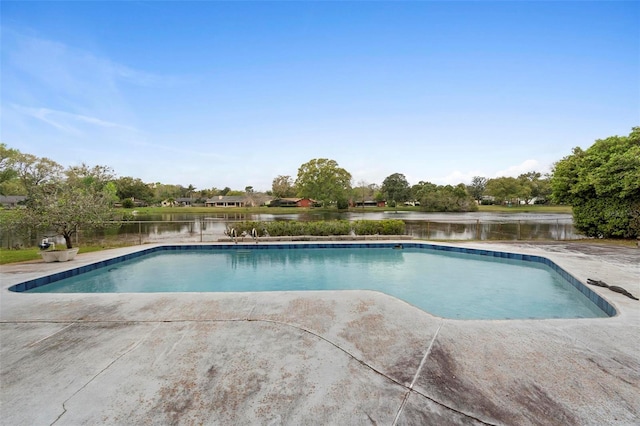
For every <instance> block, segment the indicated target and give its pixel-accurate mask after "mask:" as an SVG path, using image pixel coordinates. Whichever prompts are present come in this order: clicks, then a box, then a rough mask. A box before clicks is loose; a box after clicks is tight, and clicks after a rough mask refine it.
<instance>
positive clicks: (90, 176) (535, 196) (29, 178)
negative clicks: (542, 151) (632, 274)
mask: <svg viewBox="0 0 640 426" xmlns="http://www.w3.org/2000/svg"><path fill="white" fill-rule="evenodd" d="M74 191H76V192H74ZM77 191H80V192H77ZM80 193H86V194H88V193H91V194H93V195H92V197H94V198H87V199H86V200H85V201H86V202H98V201H97V200H98V199H99V201H100V203H106V205H113V204H114V203H116V202H122V201H125V200H132V199H135V200H141V201H144V202H147V203H158V202H160V201H163V200H167V199H175V198H181V197H185V198H191V199H193V200H194V201H195V202H198V201H201V202H204V200H205V199H206V198H210V197H214V196H216V195H239V196H245V197H250V198H252V199H254V200H260V199H266V198H267V197H273V198H286V197H306V198H311V199H313V200H315V201H316V202H317V203H319V204H320V205H322V206H324V207H336V208H338V209H343V208H347V207H349V205H354V204H356V203H357V202H363V203H364V202H366V201H372V200H373V201H383V200H384V201H385V202H386V204H387V205H388V206H391V207H394V206H397V205H399V204H400V205H401V204H404V203H408V204H411V205H419V208H420V209H421V210H423V211H442V212H465V211H474V210H477V208H478V207H477V205H478V204H481V203H499V204H503V203H512V204H520V203H524V204H530V203H532V202H537V203H548V202H555V203H564V204H569V205H572V206H573V211H574V223H575V225H576V227H577V228H578V230H580V231H582V232H584V233H585V234H586V235H588V236H604V237H626V238H628V237H635V236H638V235H640V127H634V128H633V129H632V132H631V133H630V134H629V136H612V137H609V138H606V139H603V140H597V141H596V142H595V143H594V144H593V145H592V146H591V147H590V148H588V149H587V150H582V149H581V148H574V150H573V153H572V154H571V155H569V156H567V157H565V158H563V159H561V160H560V161H558V162H557V163H556V164H555V165H554V168H553V170H552V172H551V174H549V175H546V176H542V174H541V173H539V172H535V171H533V172H529V173H524V174H521V175H520V176H518V177H517V178H514V177H498V178H493V179H487V178H485V177H481V176H476V177H474V178H473V179H472V182H471V184H469V185H465V184H462V183H460V184H458V185H436V184H433V183H430V182H425V181H420V182H418V183H417V184H414V185H410V184H409V182H408V181H407V179H406V177H405V176H404V175H403V174H402V173H393V174H391V175H389V176H387V177H386V178H385V179H384V181H383V182H382V183H381V184H380V185H378V184H375V183H368V182H365V181H360V182H358V183H357V185H355V186H353V185H352V176H351V174H350V173H349V172H348V171H347V170H345V169H344V168H342V167H340V166H339V165H338V163H337V162H336V161H335V160H331V159H326V158H318V159H312V160H310V161H308V162H306V163H304V164H302V165H301V166H300V167H299V168H298V173H297V176H296V178H295V179H293V178H292V177H291V176H287V175H280V176H277V177H275V178H274V179H273V182H272V187H271V189H270V190H268V191H266V192H265V193H261V192H257V191H254V189H253V187H251V186H247V187H246V188H245V189H244V190H232V189H230V188H229V187H225V188H223V189H218V188H215V187H214V188H211V189H205V190H197V188H195V187H194V186H193V185H188V186H186V187H185V186H182V185H168V184H162V183H152V184H148V183H144V182H143V181H142V180H141V179H139V178H134V177H116V176H115V175H114V172H113V170H112V169H111V168H109V167H107V166H94V167H89V166H87V165H85V164H82V165H81V166H75V167H69V168H67V169H64V168H63V167H62V166H61V165H59V164H58V163H56V162H55V161H53V160H51V159H48V158H39V157H37V156H35V155H32V154H25V153H22V152H20V151H18V150H16V149H12V148H8V147H7V146H6V145H5V144H0V194H2V195H26V196H27V199H28V200H30V202H31V203H32V205H35V204H37V203H40V205H41V206H44V205H45V204H46V203H53V200H54V198H55V197H57V199H61V198H63V197H66V195H65V194H74V195H73V197H71V198H74V197H75V199H82V198H81V197H79V195H78V194H80ZM96 194H97V195H96ZM96 196H97V198H96ZM47 197H49V198H47ZM52 197H53V198H52ZM92 200H93V201H92ZM101 205H102V204H101ZM76 208H77V207H76Z"/></svg>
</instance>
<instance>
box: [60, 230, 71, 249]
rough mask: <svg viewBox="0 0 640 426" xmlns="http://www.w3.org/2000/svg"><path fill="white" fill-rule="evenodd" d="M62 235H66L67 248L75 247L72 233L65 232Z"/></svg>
mask: <svg viewBox="0 0 640 426" xmlns="http://www.w3.org/2000/svg"><path fill="white" fill-rule="evenodd" d="M62 236H63V237H64V242H65V243H67V248H68V249H70V248H73V245H72V244H71V234H67V233H64V234H62Z"/></svg>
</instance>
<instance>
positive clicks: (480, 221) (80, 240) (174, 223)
mask: <svg viewBox="0 0 640 426" xmlns="http://www.w3.org/2000/svg"><path fill="white" fill-rule="evenodd" d="M335 219H344V220H351V221H353V220H359V219H367V220H382V219H401V220H403V221H405V223H406V233H407V235H411V236H413V237H415V238H419V239H425V240H454V241H455V240H457V241H461V240H483V241H486V240H506V241H508V240H572V239H578V238H582V236H581V235H580V234H578V233H577V231H576V230H575V229H574V227H573V218H572V216H571V214H562V213H553V214H547V213H542V214H540V213H511V214H507V213H486V212H472V213H425V212H397V213H396V212H366V211H365V212H346V213H338V212H318V213H316V212H304V213H297V212H295V211H292V212H291V213H289V214H269V213H259V214H253V213H220V212H219V211H218V212H211V213H180V209H179V208H175V209H171V212H170V213H164V214H158V215H145V216H142V215H139V216H136V217H135V221H132V222H127V223H125V224H123V225H122V226H121V227H120V228H118V229H113V230H107V231H87V230H80V232H79V235H78V237H77V239H76V242H77V244H79V245H82V244H89V243H100V242H101V241H103V240H105V239H109V240H120V241H122V242H124V241H126V242H128V243H132V244H142V243H174V242H212V241H217V240H218V239H220V238H224V230H225V228H226V227H227V226H228V225H231V226H233V223H235V222H242V221H265V222H268V221H279V220H301V221H312V220H335ZM40 238H42V236H41V235H38V236H34V240H33V241H32V242H31V244H32V245H35V243H36V242H37V241H39V240H40ZM1 239H2V241H0V243H1V244H2V247H12V246H13V245H15V244H17V243H18V244H19V243H21V240H20V239H19V238H18V237H16V236H7V235H2V236H1ZM58 243H60V244H62V243H63V241H62V240H59V241H56V244H58Z"/></svg>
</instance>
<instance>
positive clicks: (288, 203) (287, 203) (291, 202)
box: [269, 198, 316, 207]
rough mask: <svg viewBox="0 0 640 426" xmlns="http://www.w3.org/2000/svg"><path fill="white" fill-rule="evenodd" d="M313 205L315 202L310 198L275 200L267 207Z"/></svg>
mask: <svg viewBox="0 0 640 426" xmlns="http://www.w3.org/2000/svg"><path fill="white" fill-rule="evenodd" d="M314 204H316V201H315V200H312V199H311V198H276V199H275V200H271V202H270V203H269V207H313V205H314Z"/></svg>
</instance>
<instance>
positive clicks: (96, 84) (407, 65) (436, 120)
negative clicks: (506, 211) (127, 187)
mask: <svg viewBox="0 0 640 426" xmlns="http://www.w3.org/2000/svg"><path fill="white" fill-rule="evenodd" d="M0 7H1V24H2V28H1V31H2V34H1V35H2V39H1V51H2V52H1V60H2V63H1V84H2V86H1V92H0V101H1V105H0V107H1V113H2V115H1V118H0V120H1V121H0V124H1V129H0V132H1V134H0V138H1V141H2V142H4V143H6V144H7V145H8V146H9V147H12V148H18V149H20V150H21V151H23V152H27V153H31V154H35V155H37V156H40V157H49V158H51V159H53V160H55V161H57V162H59V163H61V164H63V165H65V166H68V165H75V164H80V163H82V162H84V163H87V164H89V165H96V164H100V165H107V166H110V167H112V168H113V169H114V170H115V172H116V174H117V175H118V176H133V177H139V178H141V179H142V180H143V181H145V182H162V183H173V184H182V185H185V186H186V185H189V184H193V185H194V186H196V188H198V189H205V188H211V187H218V188H222V187H225V186H229V187H231V188H233V189H244V187H245V186H249V185H251V186H253V187H254V188H255V189H257V190H267V189H270V188H271V182H272V180H273V178H274V177H276V176H278V175H290V176H292V177H293V178H295V176H296V174H297V170H298V167H299V166H300V165H301V164H303V163H305V162H307V161H309V160H311V159H313V158H330V159H334V160H336V161H337V162H338V163H339V165H340V166H341V167H343V168H345V169H346V170H347V171H349V172H350V173H351V174H352V176H353V184H354V185H357V184H358V183H359V182H361V181H364V182H366V183H377V184H380V183H381V182H382V181H383V180H384V178H385V177H386V176H388V175H390V174H392V173H396V172H397V173H403V174H404V175H405V176H406V177H407V179H408V180H409V182H410V183H411V184H414V183H417V182H418V181H420V180H425V181H430V182H433V183H437V184H445V183H451V184H457V183H460V182H464V183H468V182H469V181H470V179H471V177H473V176H478V175H479V176H485V177H489V178H491V177H496V176H517V175H518V174H520V173H523V172H527V171H531V170H537V171H541V172H547V171H549V170H550V167H551V165H552V164H553V162H554V161H557V160H559V159H561V158H562V157H564V156H566V155H569V154H570V153H571V149H572V147H575V146H581V147H583V148H587V147H589V146H590V145H591V144H592V143H593V142H594V141H595V140H596V139H598V138H604V137H607V136H611V135H616V134H618V135H627V134H629V133H630V131H631V128H632V127H633V126H637V125H640V32H639V29H638V28H639V27H640V3H639V2H635V1H630V2H580V1H577V2H483V1H478V2H417V1H414V2H342V1H334V2H321V1H319V2H297V1H290V2H206V1H200V2H188V1H181V2H170V1H167V2H154V1H143V2H133V1H125V2H116V1H112V2H89V1H86V2H78V1H76V2H35V1H33V2H25V1H23V2H12V1H3V2H2V3H1V5H0Z"/></svg>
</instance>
